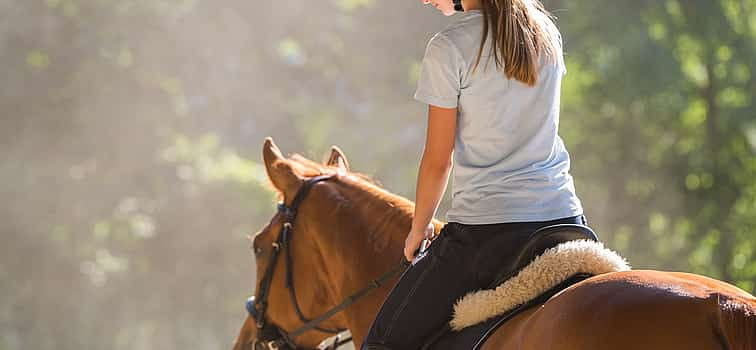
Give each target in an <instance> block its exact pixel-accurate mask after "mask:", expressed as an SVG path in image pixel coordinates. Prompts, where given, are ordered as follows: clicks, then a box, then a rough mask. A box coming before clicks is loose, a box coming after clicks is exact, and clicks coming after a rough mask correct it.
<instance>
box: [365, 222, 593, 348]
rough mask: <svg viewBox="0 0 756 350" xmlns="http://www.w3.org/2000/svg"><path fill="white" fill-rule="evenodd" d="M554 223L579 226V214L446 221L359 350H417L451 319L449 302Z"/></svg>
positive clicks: (484, 282) (481, 283)
mask: <svg viewBox="0 0 756 350" xmlns="http://www.w3.org/2000/svg"><path fill="white" fill-rule="evenodd" d="M556 224H578V225H585V224H586V221H585V217H584V216H582V215H581V216H575V217H570V218H564V219H559V220H553V221H545V222H520V223H501V224H486V225H466V224H460V223H456V222H449V223H447V224H446V225H444V227H443V228H442V229H441V232H440V234H439V236H438V237H437V238H436V239H435V240H434V241H433V243H432V244H431V245H430V247H429V248H428V251H427V254H426V255H425V256H423V257H421V258H419V259H416V261H415V263H414V265H411V266H410V267H408V268H407V270H405V271H404V273H403V274H402V276H401V278H400V279H399V281H398V282H397V284H396V285H395V286H394V288H393V289H392V290H391V292H390V293H389V295H388V296H387V297H386V300H385V301H384V302H383V305H382V306H381V308H380V310H379V311H378V315H377V316H376V318H375V320H374V321H373V324H372V325H371V327H370V330H369V331H368V335H367V337H366V338H365V341H364V342H363V345H362V350H371V349H391V350H417V349H420V348H421V347H422V345H423V344H424V342H425V341H426V339H428V338H429V337H430V336H431V335H433V334H434V333H435V332H436V331H437V330H439V329H441V328H442V327H444V325H445V324H446V323H448V322H449V321H450V320H451V315H452V307H453V305H454V303H455V302H456V301H457V300H458V299H459V298H461V297H462V296H464V295H465V294H467V293H468V292H470V291H473V290H477V289H483V288H488V287H489V285H490V284H491V283H493V281H494V279H495V277H496V275H497V274H498V273H500V272H501V268H502V267H503V266H507V265H508V264H509V263H511V260H512V259H515V257H516V256H517V255H518V254H519V252H520V249H521V248H522V247H523V246H524V245H525V244H526V242H527V239H528V237H529V236H530V234H531V233H533V232H535V231H536V230H538V229H540V228H543V227H546V226H550V225H556Z"/></svg>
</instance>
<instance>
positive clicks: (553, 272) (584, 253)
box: [449, 240, 630, 330]
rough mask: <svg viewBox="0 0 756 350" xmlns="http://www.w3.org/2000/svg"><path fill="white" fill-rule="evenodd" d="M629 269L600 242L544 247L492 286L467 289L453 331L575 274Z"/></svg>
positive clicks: (455, 312)
mask: <svg viewBox="0 0 756 350" xmlns="http://www.w3.org/2000/svg"><path fill="white" fill-rule="evenodd" d="M626 270H630V266H629V265H628V264H627V261H625V259H624V258H622V257H620V256H619V255H618V254H617V253H615V252H614V251H612V250H610V249H607V248H604V245H603V244H601V243H599V242H593V241H589V240H577V241H570V242H565V243H562V244H559V245H557V246H556V247H553V248H550V249H547V250H546V251H545V252H544V253H543V254H541V255H539V256H538V257H536V258H535V259H534V260H533V261H532V262H530V264H528V265H527V266H525V267H524V268H523V269H522V270H520V272H519V273H517V275H515V276H514V277H512V278H510V279H508V280H507V281H505V282H504V283H502V284H500V285H499V286H498V287H496V288H495V289H485V290H479V291H475V292H470V293H468V294H467V295H465V296H464V297H462V298H460V299H459V300H457V302H456V304H455V305H454V316H453V318H452V320H451V321H450V322H449V324H450V325H451V327H452V329H453V330H461V329H463V328H465V327H468V326H472V325H474V324H477V323H480V322H483V321H485V320H487V319H489V318H491V317H493V316H496V315H500V314H502V313H504V312H507V311H509V310H511V309H513V308H515V307H516V306H519V305H521V304H524V303H526V302H528V301H529V300H531V299H533V298H535V297H537V296H538V295H540V294H541V293H543V292H545V291H547V290H549V289H550V288H552V287H554V286H556V285H557V284H559V283H561V282H563V281H564V280H566V279H567V278H569V277H570V276H572V275H574V274H576V273H589V274H592V275H599V274H603V273H608V272H615V271H626Z"/></svg>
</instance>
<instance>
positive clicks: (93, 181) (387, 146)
mask: <svg viewBox="0 0 756 350" xmlns="http://www.w3.org/2000/svg"><path fill="white" fill-rule="evenodd" d="M545 4H546V5H547V7H548V8H549V9H551V10H553V11H554V13H555V14H556V16H557V17H558V18H559V20H558V23H559V26H560V28H561V30H562V32H563V36H564V38H565V46H566V50H565V55H566V59H567V63H568V70H569V73H568V75H567V76H566V79H565V80H564V86H563V97H562V104H563V108H562V123H561V131H560V132H561V135H562V136H563V138H564V139H565V141H566V143H567V146H568V149H569V150H570V153H571V156H572V173H573V175H574V176H575V178H576V186H577V190H578V194H579V195H580V197H581V199H582V200H583V202H584V206H585V208H586V213H587V215H588V218H589V220H590V221H591V225H592V226H593V227H594V228H595V229H596V231H597V232H598V233H599V235H600V237H601V238H602V239H603V240H604V241H605V242H606V243H607V245H608V246H610V247H611V248H613V249H617V250H619V251H620V252H621V253H622V254H623V255H624V256H626V257H627V258H628V259H629V261H630V263H631V264H632V265H633V266H634V267H635V268H654V269H665V270H680V271H690V272H696V273H701V274H706V275H709V276H712V277H715V278H719V279H723V280H727V281H730V282H732V283H735V284H737V285H738V286H740V287H742V288H744V289H746V290H748V291H751V292H753V291H754V289H756V259H754V254H756V252H754V248H755V247H756V104H755V103H754V97H755V96H756V80H754V77H753V71H754V69H755V68H756V1H754V0H686V1H682V0H655V1H649V0H641V1H635V2H613V3H611V4H608V3H606V2H605V1H598V0H550V1H545ZM0 14H2V15H3V21H1V23H2V24H0V60H1V61H2V62H3V63H4V64H3V67H2V68H0V77H2V82H1V83H0V115H1V117H0V159H2V162H0V198H3V199H4V200H3V205H2V206H0V234H1V235H2V236H1V237H2V239H3V244H0V281H2V283H0V349H3V350H4V349H40V350H44V349H180V348H191V349H194V348H201V349H225V348H229V345H230V344H231V342H232V340H233V338H234V337H235V336H236V333H237V331H238V329H239V327H240V325H241V322H242V320H243V319H244V317H245V316H246V313H245V311H244V309H243V301H244V300H245V298H246V296H247V295H248V294H250V293H251V292H252V290H253V288H254V277H255V276H254V266H253V260H252V258H251V255H250V254H249V252H248V250H247V247H248V245H249V243H248V242H247V240H246V238H245V237H246V235H248V234H253V233H254V232H255V231H256V230H258V229H259V228H260V227H262V226H263V225H264V224H265V223H266V222H267V220H269V218H270V217H271V216H272V215H273V213H274V204H275V196H274V193H273V192H272V191H271V189H270V188H269V186H268V183H267V179H266V175H265V173H264V167H263V166H262V165H261V164H260V161H261V159H260V147H261V144H262V140H263V138H264V137H265V136H273V137H274V138H275V139H276V141H277V143H278V144H279V146H281V147H282V148H283V149H284V150H285V151H287V152H299V153H302V154H303V155H305V156H307V157H309V158H311V159H313V160H316V161H320V160H322V159H323V157H324V156H325V155H326V151H327V150H328V149H329V147H330V146H331V145H332V144H337V145H339V146H340V147H341V148H342V149H344V150H345V151H346V153H347V155H348V156H349V158H350V162H351V165H352V168H353V169H354V170H356V171H360V172H364V173H368V174H371V175H373V176H374V177H375V179H376V180H377V181H378V182H379V183H381V184H383V186H385V187H386V188H387V189H388V190H390V191H393V192H396V193H399V194H402V195H404V196H407V197H409V198H412V197H413V192H414V186H415V183H414V180H415V175H416V172H417V165H418V161H419V158H420V152H421V150H422V144H423V138H424V123H425V106H422V105H419V104H418V103H416V102H414V101H412V99H411V96H412V92H413V90H414V84H415V82H416V80H417V74H418V73H417V72H418V63H419V60H420V59H421V57H422V53H423V51H424V46H425V43H426V42H427V40H428V38H429V37H430V36H431V35H432V34H433V33H434V32H435V31H437V30H439V29H440V28H442V27H443V26H444V25H445V24H446V23H448V21H449V20H450V19H448V18H444V17H442V16H440V15H438V14H436V13H435V12H434V11H433V10H432V9H429V8H422V6H421V5H420V4H419V2H418V1H398V0H395V1H390V2H375V1H371V0H332V1H326V2H318V3H317V5H313V4H311V3H309V2H301V1H291V0H286V1H252V2H250V1H226V2H223V3H217V2H208V1H196V0H159V1H155V0H153V1H137V0H129V1H120V2H102V1H94V0H46V1H42V0H38V1H23V2H18V1H16V2H11V1H0ZM447 207H448V194H447V196H446V198H445V201H444V202H443V203H442V208H441V209H440V210H439V212H444V211H445V210H446V208H447Z"/></svg>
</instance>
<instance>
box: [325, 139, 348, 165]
mask: <svg viewBox="0 0 756 350" xmlns="http://www.w3.org/2000/svg"><path fill="white" fill-rule="evenodd" d="M326 165H330V166H335V167H337V168H339V169H341V170H344V171H349V161H348V160H347V157H346V155H345V154H344V152H342V151H341V149H340V148H339V147H337V146H335V145H334V146H331V155H330V156H328V160H327V161H326Z"/></svg>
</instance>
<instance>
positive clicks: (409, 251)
mask: <svg viewBox="0 0 756 350" xmlns="http://www.w3.org/2000/svg"><path fill="white" fill-rule="evenodd" d="M433 230H434V227H433V223H430V224H428V226H426V227H425V231H422V232H421V231H420V230H415V229H412V230H410V232H409V234H408V235H407V239H406V240H405V241H404V257H405V258H406V259H407V261H412V259H414V258H415V255H414V254H415V251H416V250H417V248H419V247H420V244H421V243H422V242H423V240H424V239H425V238H430V237H432V236H433Z"/></svg>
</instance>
